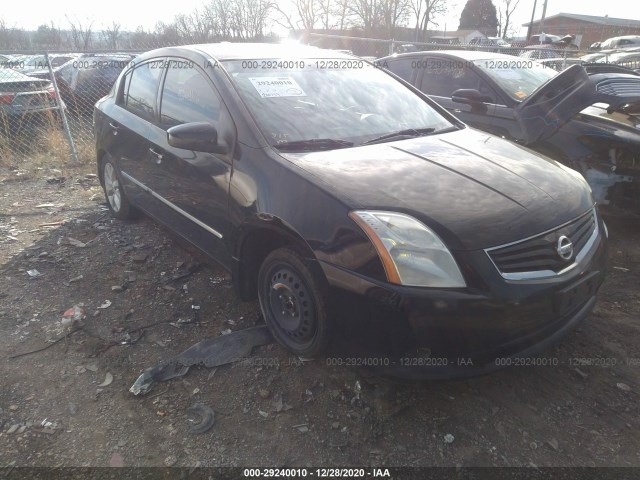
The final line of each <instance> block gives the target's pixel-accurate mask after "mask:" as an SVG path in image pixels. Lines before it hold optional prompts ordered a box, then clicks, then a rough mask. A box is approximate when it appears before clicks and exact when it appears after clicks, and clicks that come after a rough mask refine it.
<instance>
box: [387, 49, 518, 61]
mask: <svg viewBox="0 0 640 480" xmlns="http://www.w3.org/2000/svg"><path fill="white" fill-rule="evenodd" d="M416 54H428V55H446V56H450V57H458V58H461V59H462V60H469V61H473V60H494V59H495V60H514V59H515V60H517V59H518V57H514V56H513V55H506V54H504V53H494V52H481V51H476V50H424V51H420V52H409V53H398V54H394V55H391V56H388V57H384V58H385V59H388V58H392V57H394V58H396V57H397V58H402V57H411V56H415V55H416ZM380 60H382V59H380Z"/></svg>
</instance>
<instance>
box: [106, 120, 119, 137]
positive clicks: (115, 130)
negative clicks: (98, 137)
mask: <svg viewBox="0 0 640 480" xmlns="http://www.w3.org/2000/svg"><path fill="white" fill-rule="evenodd" d="M109 126H110V127H111V130H113V134H114V135H118V130H119V129H120V126H119V125H117V124H115V123H113V122H109Z"/></svg>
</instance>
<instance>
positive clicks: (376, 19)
mask: <svg viewBox="0 0 640 480" xmlns="http://www.w3.org/2000/svg"><path fill="white" fill-rule="evenodd" d="M348 8H349V11H350V13H351V14H352V16H353V20H354V23H355V24H356V25H357V26H359V27H361V28H363V29H364V32H365V36H376V35H380V34H382V35H384V36H387V37H388V38H390V37H391V36H392V35H393V32H394V30H395V28H396V26H398V25H400V24H402V23H403V22H404V21H405V20H406V18H407V15H408V13H409V3H408V0H351V1H350V2H349V4H348Z"/></svg>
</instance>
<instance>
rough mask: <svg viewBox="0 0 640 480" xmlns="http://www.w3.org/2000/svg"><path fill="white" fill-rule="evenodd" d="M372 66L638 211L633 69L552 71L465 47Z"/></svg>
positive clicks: (637, 92)
mask: <svg viewBox="0 0 640 480" xmlns="http://www.w3.org/2000/svg"><path fill="white" fill-rule="evenodd" d="M378 65H379V66H382V67H383V68H387V69H389V70H390V71H391V72H393V73H395V74H397V75H398V76H400V77H401V78H403V79H404V80H406V81H407V82H409V83H411V84H412V85H415V86H416V87H418V88H419V89H420V90H421V91H423V92H424V93H426V94H427V95H429V96H430V97H431V98H432V99H433V100H435V101H436V102H438V103H439V104H440V105H441V106H443V107H444V108H446V109H447V110H448V111H449V112H451V113H453V114H454V115H456V116H457V117H458V118H460V119H461V120H462V121H464V122H465V123H468V124H469V125H471V126H473V127H476V128H479V129H481V130H484V131H486V132H489V133H493V134H495V135H499V136H502V137H505V138H508V139H511V140H515V141H517V142H519V143H522V144H524V145H527V146H528V147H530V148H532V149H534V150H536V151H537V152H539V153H542V154H544V155H548V156H550V157H551V158H554V159H556V160H558V161H560V162H562V163H564V164H565V165H567V166H569V167H571V168H573V169H575V170H578V171H579V172H581V173H582V174H583V175H584V177H585V178H586V179H587V180H588V181H589V184H590V185H591V187H592V188H593V194H594V197H595V199H596V200H597V202H598V203H599V204H600V205H605V206H606V208H607V209H608V212H609V213H624V214H636V215H637V214H640V128H639V125H640V119H639V118H638V115H637V113H638V106H639V105H640V76H638V75H636V74H634V72H633V71H631V70H625V69H624V68H622V67H618V66H614V65H612V66H606V65H600V64H593V65H588V66H586V68H587V70H583V68H582V67H581V66H579V65H573V66H571V67H570V68H567V69H566V70H565V71H563V72H562V73H560V74H558V72H556V71H555V70H554V69H553V68H545V67H544V66H542V65H540V64H539V63H537V62H535V61H533V60H528V59H523V58H514V57H511V56H508V55H501V54H497V53H486V52H466V51H438V52H417V53H412V54H406V55H396V56H391V57H386V58H382V59H380V60H379V61H378ZM545 98H546V105H543V103H544V101H545ZM531 99H532V100H533V101H530V100H531ZM602 102H605V103H607V104H606V105H603V103H602ZM611 102H613V103H614V104H615V105H613V106H612V105H611V104H610V103H611ZM538 105H543V108H542V109H538V108H537V106H538ZM532 106H533V107H534V108H531V107H532Z"/></svg>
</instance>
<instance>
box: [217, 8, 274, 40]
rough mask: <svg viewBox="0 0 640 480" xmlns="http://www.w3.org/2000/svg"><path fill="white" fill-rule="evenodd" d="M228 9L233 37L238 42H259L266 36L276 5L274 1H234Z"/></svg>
mask: <svg viewBox="0 0 640 480" xmlns="http://www.w3.org/2000/svg"><path fill="white" fill-rule="evenodd" d="M228 8H229V9H230V13H231V15H230V26H231V33H232V35H233V37H234V38H235V39H238V40H250V39H255V40H259V39H261V38H262V37H263V36H264V30H265V27H266V24H267V20H268V19H269V18H270V14H271V13H272V11H273V10H275V3H274V2H273V1H272V0H232V1H231V2H230V3H229V4H228Z"/></svg>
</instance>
